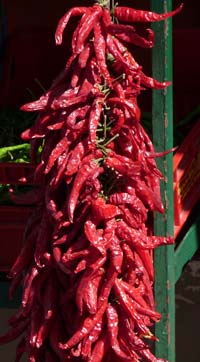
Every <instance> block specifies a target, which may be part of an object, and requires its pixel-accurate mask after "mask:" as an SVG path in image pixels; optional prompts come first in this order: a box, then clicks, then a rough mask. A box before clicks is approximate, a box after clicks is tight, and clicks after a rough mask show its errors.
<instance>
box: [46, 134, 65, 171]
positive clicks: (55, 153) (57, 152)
mask: <svg viewBox="0 0 200 362" xmlns="http://www.w3.org/2000/svg"><path fill="white" fill-rule="evenodd" d="M68 145H69V141H68V139H67V137H66V136H64V137H63V138H62V139H61V140H60V141H59V142H58V143H57V145H56V146H55V148H54V149H53V150H52V152H51V154H50V156H49V159H48V162H47V165H46V167H45V170H44V173H45V174H48V173H49V172H50V171H51V169H52V167H53V166H54V164H55V162H56V161H57V159H58V157H60V156H61V155H62V154H63V152H64V151H65V152H66V151H67V150H68Z"/></svg>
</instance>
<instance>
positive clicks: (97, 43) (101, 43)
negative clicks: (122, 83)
mask: <svg viewBox="0 0 200 362" xmlns="http://www.w3.org/2000/svg"><path fill="white" fill-rule="evenodd" d="M105 38H106V36H105V34H104V32H103V29H102V27H101V24H100V23H99V22H97V23H96V24H95V26H94V50H95V55H96V61H97V64H98V66H99V70H100V73H101V76H102V77H103V79H104V81H106V83H107V85H108V87H109V88H111V89H112V88H113V86H112V80H111V76H110V73H109V70H108V67H107V64H106V40H105Z"/></svg>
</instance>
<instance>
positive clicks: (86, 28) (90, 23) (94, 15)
mask: <svg viewBox="0 0 200 362" xmlns="http://www.w3.org/2000/svg"><path fill="white" fill-rule="evenodd" d="M91 10H92V11H90V12H89V11H88V13H87V14H88V15H87V17H86V19H85V22H84V24H82V27H81V28H80V29H79V34H78V38H77V43H76V48H75V53H76V54H79V53H80V52H81V51H82V50H83V49H84V42H85V40H86V39H87V38H88V36H89V35H90V33H91V31H92V30H93V28H94V26H95V24H96V23H97V22H98V20H99V18H100V17H101V15H102V7H101V6H99V5H94V6H93V7H92V9H91Z"/></svg>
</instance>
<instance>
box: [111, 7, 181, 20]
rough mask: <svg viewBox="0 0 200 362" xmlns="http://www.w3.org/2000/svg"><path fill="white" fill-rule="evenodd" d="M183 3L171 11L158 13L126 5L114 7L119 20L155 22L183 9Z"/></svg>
mask: <svg viewBox="0 0 200 362" xmlns="http://www.w3.org/2000/svg"><path fill="white" fill-rule="evenodd" d="M182 7H183V4H181V5H180V6H179V7H178V8H177V9H175V10H173V11H169V12H168V13H163V14H157V13H154V12H152V11H146V10H137V9H134V8H130V7H126V6H124V7H123V6H117V7H116V8H115V9H114V15H115V16H116V18H117V19H118V20H119V21H123V22H128V23H132V22H154V21H161V20H165V19H167V18H169V17H171V16H173V15H175V14H177V13H179V12H180V11H181V9H182Z"/></svg>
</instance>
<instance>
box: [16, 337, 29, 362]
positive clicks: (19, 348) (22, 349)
mask: <svg viewBox="0 0 200 362" xmlns="http://www.w3.org/2000/svg"><path fill="white" fill-rule="evenodd" d="M26 350H27V347H26V338H25V337H23V338H22V339H21V340H20V341H19V343H18V345H17V348H16V357H15V362H20V361H21V358H22V356H23V354H24V353H25V352H26Z"/></svg>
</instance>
